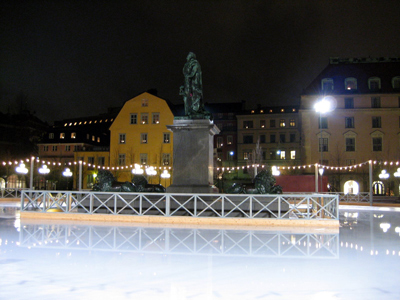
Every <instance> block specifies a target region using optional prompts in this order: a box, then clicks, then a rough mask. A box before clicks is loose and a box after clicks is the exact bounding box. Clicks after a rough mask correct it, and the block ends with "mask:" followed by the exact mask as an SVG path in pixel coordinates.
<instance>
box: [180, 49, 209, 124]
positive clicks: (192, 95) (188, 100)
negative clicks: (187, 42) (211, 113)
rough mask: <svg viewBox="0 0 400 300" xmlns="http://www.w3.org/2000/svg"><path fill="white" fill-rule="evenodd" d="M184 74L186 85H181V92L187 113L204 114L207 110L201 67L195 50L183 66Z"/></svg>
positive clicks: (191, 114)
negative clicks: (204, 100) (205, 107)
mask: <svg viewBox="0 0 400 300" xmlns="http://www.w3.org/2000/svg"><path fill="white" fill-rule="evenodd" d="M183 75H184V77H185V81H184V85H183V86H181V89H180V93H179V94H180V95H182V96H183V101H184V103H185V115H186V116H193V115H204V114H205V113H207V112H206V111H205V110H204V104H203V83H202V77H201V67H200V64H199V62H198V61H197V59H196V55H195V54H194V53H193V52H189V54H188V56H187V58H186V63H185V65H184V67H183ZM207 115H208V114H207Z"/></svg>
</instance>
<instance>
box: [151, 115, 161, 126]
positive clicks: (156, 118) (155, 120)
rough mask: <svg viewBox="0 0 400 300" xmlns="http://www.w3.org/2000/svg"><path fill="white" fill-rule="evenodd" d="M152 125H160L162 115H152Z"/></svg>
mask: <svg viewBox="0 0 400 300" xmlns="http://www.w3.org/2000/svg"><path fill="white" fill-rule="evenodd" d="M152 123H153V124H159V123H160V114H159V113H152Z"/></svg>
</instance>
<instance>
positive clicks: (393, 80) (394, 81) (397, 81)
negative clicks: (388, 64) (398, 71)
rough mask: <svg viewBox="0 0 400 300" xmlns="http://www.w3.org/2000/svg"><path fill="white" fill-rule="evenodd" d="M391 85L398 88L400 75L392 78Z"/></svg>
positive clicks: (399, 87) (399, 86)
mask: <svg viewBox="0 0 400 300" xmlns="http://www.w3.org/2000/svg"><path fill="white" fill-rule="evenodd" d="M392 87H393V88H394V89H400V76H396V77H393V78H392Z"/></svg>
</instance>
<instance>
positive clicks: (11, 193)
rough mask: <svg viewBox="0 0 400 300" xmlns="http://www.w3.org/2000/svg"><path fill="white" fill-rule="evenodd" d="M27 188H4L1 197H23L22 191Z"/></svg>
mask: <svg viewBox="0 0 400 300" xmlns="http://www.w3.org/2000/svg"><path fill="white" fill-rule="evenodd" d="M22 190H27V189H23V188H2V189H1V193H0V194H1V197H0V198H19V197H21V191H22Z"/></svg>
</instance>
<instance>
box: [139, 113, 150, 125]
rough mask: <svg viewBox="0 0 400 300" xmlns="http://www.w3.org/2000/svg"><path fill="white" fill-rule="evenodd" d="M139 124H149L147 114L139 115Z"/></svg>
mask: <svg viewBox="0 0 400 300" xmlns="http://www.w3.org/2000/svg"><path fill="white" fill-rule="evenodd" d="M141 123H142V124H149V114H148V113H143V114H141Z"/></svg>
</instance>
